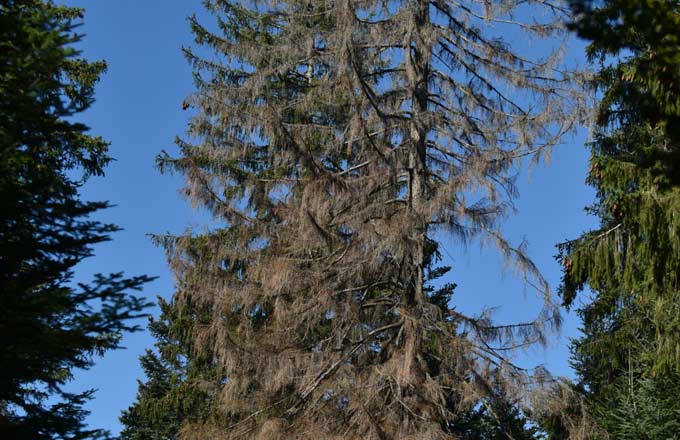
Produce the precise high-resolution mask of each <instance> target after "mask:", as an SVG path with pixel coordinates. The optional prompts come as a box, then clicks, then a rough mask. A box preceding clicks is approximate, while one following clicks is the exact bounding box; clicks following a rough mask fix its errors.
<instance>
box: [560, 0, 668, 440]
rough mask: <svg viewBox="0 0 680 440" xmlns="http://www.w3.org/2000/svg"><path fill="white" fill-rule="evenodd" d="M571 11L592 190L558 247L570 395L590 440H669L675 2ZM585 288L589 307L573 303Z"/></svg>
mask: <svg viewBox="0 0 680 440" xmlns="http://www.w3.org/2000/svg"><path fill="white" fill-rule="evenodd" d="M572 10H573V12H574V23H573V27H574V29H575V30H576V31H577V32H578V34H579V35H580V36H581V37H583V38H585V39H587V40H589V41H590V42H591V43H590V46H589V47H588V55H589V56H590V58H591V60H592V61H593V62H594V63H596V64H598V65H599V72H598V74H597V76H596V77H595V81H594V89H595V90H597V91H598V92H600V93H601V94H602V101H601V103H600V105H599V109H598V111H597V116H596V121H595V127H594V137H593V141H592V142H591V144H590V148H591V150H592V155H591V159H590V171H589V175H588V182H589V183H590V184H591V185H592V186H593V187H594V188H595V189H596V190H597V199H596V201H595V203H594V205H592V206H591V207H590V208H589V209H588V211H589V212H590V213H592V214H594V215H596V216H597V217H599V219H600V227H599V228H598V229H596V230H593V231H589V232H587V233H585V234H583V235H582V236H580V237H579V238H577V239H576V240H572V241H568V242H565V243H562V244H561V245H560V246H559V255H558V258H559V259H560V260H561V262H562V264H563V268H564V278H563V285H562V289H561V295H562V298H563V300H564V303H565V305H567V306H569V307H578V313H579V315H580V317H581V319H582V331H583V336H582V337H581V338H579V339H577V340H575V341H574V342H573V345H572V351H573V364H574V367H575V369H576V372H577V374H578V379H579V381H578V385H577V387H578V389H580V391H581V392H582V393H583V394H584V395H585V402H586V407H587V408H588V409H587V411H588V412H589V413H590V414H591V416H592V419H593V420H596V421H597V423H598V424H599V425H600V428H602V430H603V434H602V435H600V434H597V435H595V437H598V436H599V437H602V436H603V435H604V434H605V433H607V434H608V435H609V436H610V438H615V439H631V440H632V439H676V438H680V31H679V30H680V4H679V3H678V2H677V1H674V0H643V1H639V0H635V1H633V0H607V1H604V2H591V1H577V2H573V3H572ZM586 287H587V288H589V289H590V290H592V292H593V294H592V297H590V298H583V299H582V300H581V302H580V303H579V302H577V301H578V293H579V292H581V291H583V290H584V289H585V288H586ZM581 295H582V294H581ZM555 426H559V423H558V424H557V425H555ZM556 435H557V434H556ZM561 435H566V434H564V432H563V433H562V434H561ZM556 438H561V437H559V436H558V437H556Z"/></svg>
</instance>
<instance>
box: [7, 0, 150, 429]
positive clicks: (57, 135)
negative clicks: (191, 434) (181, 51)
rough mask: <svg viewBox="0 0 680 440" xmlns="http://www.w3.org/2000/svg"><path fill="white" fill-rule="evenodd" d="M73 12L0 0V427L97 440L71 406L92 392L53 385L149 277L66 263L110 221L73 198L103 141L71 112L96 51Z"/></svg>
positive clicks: (114, 327)
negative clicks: (81, 47)
mask: <svg viewBox="0 0 680 440" xmlns="http://www.w3.org/2000/svg"><path fill="white" fill-rule="evenodd" d="M81 17H82V11H81V10H79V9H74V8H67V7H62V6H55V5H53V4H52V3H51V2H44V1H36V0H33V1H12V0H2V1H0V53H1V54H2V70H0V200H2V204H3V206H2V210H1V213H0V292H1V293H0V295H2V308H1V310H0V346H2V347H3V350H2V351H1V354H0V377H1V381H0V437H2V438H8V439H9V438H21V439H27V440H30V439H51V438H68V439H80V438H97V437H101V436H104V435H105V434H106V433H105V432H103V431H101V430H87V429H85V426H84V423H83V419H84V417H85V416H86V415H87V412H86V411H85V410H83V408H82V405H83V404H84V403H85V402H86V401H87V400H88V399H89V398H90V397H91V395H92V391H86V392H83V393H81V394H70V393H67V392H65V391H64V390H63V385H64V384H65V383H66V382H68V381H69V380H70V379H71V378H72V374H73V371H74V370H75V369H79V368H80V369H82V368H88V367H90V366H91V365H92V362H93V357H94V356H95V355H99V354H101V353H103V352H104V351H106V350H109V349H113V348H117V347H118V346H119V341H120V337H121V334H122V332H123V331H131V330H136V329H137V326H135V325H132V324H130V323H129V320H130V319H133V318H136V317H138V316H140V313H141V312H142V310H143V309H144V308H145V307H146V306H147V304H146V303H145V302H144V301H143V300H141V299H140V298H138V297H136V296H133V295H131V294H129V293H128V292H129V291H130V290H131V289H132V290H134V289H139V288H140V286H141V285H142V284H143V283H145V282H146V281H148V280H149V278H148V277H145V276H139V277H133V278H124V277H123V276H122V274H120V273H115V274H111V275H97V276H96V277H95V279H94V281H93V282H92V283H91V284H89V285H86V284H80V285H78V286H73V285H72V283H71V280H72V275H73V273H72V270H73V267H74V266H75V265H76V264H78V262H80V261H81V260H82V259H84V258H86V257H88V256H90V255H92V245H94V244H96V243H99V242H102V241H106V240H108V237H109V234H110V233H112V232H114V231H116V230H117V229H118V228H117V227H116V226H115V225H110V224H102V223H100V222H97V221H92V220H89V219H88V216H89V215H90V214H92V213H94V212H96V211H98V210H100V209H103V208H106V207H107V206H108V204H107V203H105V202H82V201H81V200H80V199H79V195H78V188H79V186H80V185H81V183H82V181H78V180H75V178H74V177H73V176H74V175H76V174H77V173H78V172H81V173H82V174H83V175H84V176H83V180H84V179H85V178H86V177H87V176H90V175H101V174H102V173H103V168H104V166H105V165H106V164H107V163H108V162H109V161H110V158H109V157H108V156H107V148H108V144H107V143H106V142H105V141H103V140H102V139H101V138H99V137H92V136H89V135H88V134H87V130H88V128H87V127H86V126H85V125H83V124H81V123H79V122H74V121H73V117H74V116H75V115H77V114H78V113H80V112H82V111H83V110H85V109H87V108H88V107H89V106H90V104H91V103H92V102H93V93H94V86H95V84H96V82H97V80H98V78H99V75H100V74H101V73H102V72H103V71H104V70H105V69H106V64H105V63H104V62H102V61H99V62H93V63H90V62H87V61H85V60H83V59H81V58H78V53H77V51H76V50H75V49H73V44H74V43H76V42H77V41H78V40H79V38H80V37H79V36H78V35H77V34H76V33H75V32H74V29H75V26H76V25H77V22H78V20H79V19H80V18H81Z"/></svg>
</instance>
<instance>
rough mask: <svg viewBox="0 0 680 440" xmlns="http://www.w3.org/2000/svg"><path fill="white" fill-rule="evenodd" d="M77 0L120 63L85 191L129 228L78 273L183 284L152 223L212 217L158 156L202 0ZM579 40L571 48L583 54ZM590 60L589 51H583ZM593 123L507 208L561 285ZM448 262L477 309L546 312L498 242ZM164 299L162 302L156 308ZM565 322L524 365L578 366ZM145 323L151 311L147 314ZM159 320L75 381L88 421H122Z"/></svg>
mask: <svg viewBox="0 0 680 440" xmlns="http://www.w3.org/2000/svg"><path fill="white" fill-rule="evenodd" d="M64 3H66V4H68V5H74V6H82V7H85V8H86V15H85V25H84V26H83V27H81V28H80V32H82V33H84V34H86V36H85V39H84V41H83V43H82V44H81V45H80V47H81V48H82V49H83V51H84V54H85V56H87V57H88V58H90V59H106V61H107V62H108V64H109V71H108V73H107V74H105V75H104V77H103V78H102V81H101V84H100V85H99V87H98V89H97V94H96V98H97V101H96V103H95V104H94V106H93V107H92V109H90V110H89V111H88V112H87V113H85V114H84V115H82V117H81V118H80V119H81V120H82V121H83V122H85V123H87V124H88V125H90V127H91V128H92V133H93V134H96V135H101V136H103V137H104V138H105V139H107V140H109V141H111V143H112V145H111V154H112V156H113V157H114V158H115V159H116V162H114V163H113V164H111V165H110V166H109V167H108V169H107V175H106V176H105V177H103V178H95V179H92V180H90V181H89V182H88V183H87V184H86V186H85V187H84V188H83V191H82V194H83V197H84V198H85V199H88V200H109V201H111V202H112V203H113V204H115V205H116V207H114V208H111V209H109V210H107V211H106V212H102V213H101V214H100V215H99V216H98V217H97V218H98V219H101V220H103V221H106V222H113V223H116V224H118V225H120V226H121V227H123V228H124V230H123V231H122V232H119V233H117V234H115V235H114V237H113V240H112V241H111V242H108V243H104V244H101V245H99V246H97V247H96V249H95V250H96V254H95V256H94V257H92V258H90V259H88V260H86V261H85V262H83V263H82V264H81V265H80V266H79V267H78V268H77V271H76V278H77V280H79V281H86V280H88V279H90V278H91V277H92V275H93V274H94V273H97V272H105V273H108V272H116V271H120V270H123V271H125V272H126V274H128V275H136V274H148V275H154V276H158V277H159V278H158V279H157V280H156V281H154V282H153V283H149V284H148V285H146V287H145V289H144V292H143V294H144V295H145V296H147V297H148V298H150V299H155V298H156V296H158V295H160V296H162V297H165V298H168V297H170V296H171V295H172V291H173V280H172V276H171V274H170V272H169V271H168V269H167V267H166V264H165V259H164V256H163V252H162V251H161V250H160V249H158V248H156V247H154V246H153V245H152V244H151V242H150V240H149V239H148V237H147V234H149V233H163V232H166V231H170V232H181V231H183V230H184V229H186V228H198V229H201V227H202V226H204V225H205V224H206V218H205V216H204V215H202V214H201V213H200V212H196V211H194V210H193V209H192V208H191V206H190V205H189V203H188V202H187V201H186V200H184V199H183V198H182V197H181V196H180V195H179V193H178V190H179V189H180V187H181V185H182V180H181V177H179V176H174V177H173V176H167V175H160V174H159V172H158V171H157V170H156V169H155V168H154V158H155V156H156V155H157V154H158V153H159V152H160V151H161V150H163V149H165V150H167V151H169V152H170V153H173V152H176V148H175V146H174V144H173V139H174V138H175V136H176V135H181V134H182V133H183V132H184V127H185V125H186V118H187V114H186V113H185V112H183V111H182V110H181V104H182V101H183V99H184V97H185V96H186V95H188V94H189V93H190V92H191V91H192V79H191V71H190V68H189V66H188V65H187V63H186V62H185V60H184V58H183V56H182V53H181V50H180V49H181V47H182V46H183V45H185V46H186V45H191V43H192V40H191V35H190V32H189V28H188V25H187V22H186V17H187V16H189V15H190V14H192V13H200V12H201V4H200V3H201V2H200V1H198V0H193V1H190V0H144V1H139V0H116V1H110V0H109V1H107V0H94V1H93V0H90V1H87V0H68V1H64ZM580 47H581V46H580V45H579V44H578V43H575V45H574V46H573V49H572V54H575V55H573V56H574V57H576V58H579V57H580V55H579V53H580ZM581 64H583V61H582V59H581ZM585 134H586V132H585V130H582V131H581V133H580V134H579V135H578V136H574V137H573V138H570V139H567V141H566V143H565V144H564V145H561V146H559V147H557V148H556V149H555V150H554V152H553V156H552V161H551V163H550V164H549V165H545V164H541V165H539V166H538V167H536V168H533V170H532V171H531V172H530V173H523V174H522V175H521V176H520V177H519V179H518V186H519V189H520V199H519V200H518V201H517V203H516V207H517V213H516V214H515V215H512V216H510V217H509V218H508V220H507V222H506V223H505V224H504V227H503V229H504V231H505V232H506V234H507V236H508V237H509V238H510V239H511V241H512V242H513V243H518V242H519V241H521V240H522V239H526V240H528V242H529V254H530V255H531V257H532V258H533V259H534V261H535V262H536V263H537V265H538V267H539V268H540V269H541V271H542V272H543V274H544V276H545V277H546V278H547V279H548V281H549V282H550V284H551V286H552V287H553V288H556V287H557V285H558V283H559V278H560V270H559V266H558V265H557V263H556V262H555V261H554V258H553V256H554V254H555V253H556V249H555V247H554V245H555V243H557V242H560V241H563V240H565V239H568V238H574V237H576V236H577V235H579V234H580V233H581V232H582V231H584V230H586V229H589V228H590V227H592V226H594V224H595V220H594V219H593V218H589V217H587V216H586V215H585V213H584V211H583V207H584V206H586V205H587V204H588V203H590V202H591V201H592V199H593V192H592V190H591V189H590V188H588V187H587V186H586V185H585V183H584V180H585V175H586V170H587V158H588V152H587V150H586V149H585V148H584V147H583V143H584V141H585ZM445 248H446V249H445V256H446V257H447V259H448V260H449V261H448V262H447V263H448V264H451V265H452V266H453V270H452V272H451V274H450V278H451V281H454V282H456V283H457V284H458V286H459V287H458V289H457V290H456V295H455V298H454V300H455V304H456V305H457V306H458V307H459V309H460V310H461V311H465V312H470V313H474V312H475V311H479V310H480V309H481V308H482V307H483V306H498V307H499V309H498V311H497V314H496V317H497V318H498V320H499V321H505V322H511V321H517V320H522V319H527V318H530V317H532V316H534V315H535V313H536V312H537V311H538V310H539V309H540V307H541V300H540V299H539V298H538V297H537V296H536V295H535V294H534V293H533V292H532V291H529V290H525V289H524V288H523V286H522V283H521V282H520V281H519V280H517V279H516V278H515V277H514V276H513V274H512V273H511V272H507V273H506V272H504V270H503V262H502V259H501V258H500V257H499V256H498V255H497V253H496V252H495V251H494V250H493V249H492V248H480V246H479V244H477V243H471V244H468V245H467V247H462V246H461V245H460V244H458V243H455V242H452V241H447V242H446V243H445ZM157 312H158V311H157V309H156V308H154V309H153V314H154V315H156V314H157ZM563 315H564V318H565V321H564V325H563V328H562V331H561V333H560V334H556V335H554V337H553V338H552V341H551V343H550V346H549V347H548V349H547V350H543V349H539V348H536V349H532V350H530V351H529V352H528V353H526V354H524V355H522V357H521V359H519V361H520V362H521V363H522V364H524V365H532V364H544V365H546V366H547V367H548V368H549V369H550V370H551V371H552V372H553V373H554V374H556V375H567V376H569V375H571V372H570V370H569V366H568V352H567V349H566V347H567V343H568V338H569V337H572V336H575V335H576V334H577V326H578V322H577V319H576V317H575V314H574V313H566V312H564V313H563ZM142 324H144V325H145V322H142ZM153 342H154V341H153V339H152V338H151V337H150V335H149V334H148V332H146V331H144V332H139V333H136V334H131V335H126V336H125V338H124V340H123V345H124V346H126V347H127V349H125V350H119V351H116V352H110V353H108V354H106V355H105V356H104V358H101V359H98V361H97V365H96V366H95V367H94V368H92V369H91V370H89V371H80V372H77V373H76V379H75V380H74V382H73V383H72V384H71V389H73V390H82V389H88V388H96V389H98V392H97V394H96V396H95V399H94V400H93V401H92V402H90V403H89V404H88V406H87V408H88V409H89V410H91V411H92V415H91V416H90V418H89V419H88V422H89V423H90V424H91V425H92V426H94V427H102V428H107V429H110V430H111V431H112V432H114V433H117V432H118V431H119V430H120V423H119V421H118V416H119V415H120V412H121V410H123V409H125V408H127V407H128V406H129V405H130V403H132V401H133V400H134V397H135V393H136V390H137V383H136V381H137V380H138V379H141V378H142V372H141V369H140V366H139V361H138V358H139V356H140V355H141V354H142V353H143V351H144V349H145V348H149V347H151V346H152V345H153Z"/></svg>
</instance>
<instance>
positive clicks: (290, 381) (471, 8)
mask: <svg viewBox="0 0 680 440" xmlns="http://www.w3.org/2000/svg"><path fill="white" fill-rule="evenodd" d="M515 3H518V4H519V3H523V2H513V1H499V2H493V3H491V2H475V1H464V2H457V1H452V0H430V1H422V0H409V1H393V2H386V1H354V0H342V1H330V0H328V1H312V2H310V1H278V2H270V1H258V2H255V3H251V2H239V1H217V0H216V1H211V2H208V6H209V8H210V9H211V11H212V12H213V13H214V14H215V15H216V16H217V17H218V18H219V19H220V20H221V22H220V23H221V28H220V30H219V31H214V32H213V31H211V30H209V29H208V28H206V27H204V26H203V25H202V24H200V23H198V22H197V21H196V20H195V19H194V20H192V27H193V29H194V32H195V34H196V36H197V41H198V42H199V43H201V44H205V45H207V46H208V47H209V48H211V49H212V50H213V51H214V56H213V57H212V59H210V60H206V59H205V58H200V57H198V56H196V55H194V54H193V53H192V52H187V55H188V57H189V59H190V60H191V62H192V63H193V64H194V65H195V67H196V71H197V85H198V90H197V92H196V94H195V95H193V96H192V97H190V98H189V100H188V101H187V102H189V103H190V104H191V106H192V107H194V108H195V109H196V110H197V114H196V115H195V117H194V118H193V120H192V122H191V124H190V129H189V136H190V139H192V140H193V142H181V143H180V145H181V147H182V157H180V158H177V159H173V158H170V157H164V158H162V159H161V160H160V165H161V167H164V168H170V169H174V170H178V171H180V172H182V173H183V174H184V175H185V176H186V178H187V187H186V192H187V195H188V197H189V198H190V199H191V200H192V201H193V202H194V203H196V204H197V205H202V206H204V207H207V208H208V209H209V210H210V211H211V212H212V214H213V215H214V217H215V219H216V220H217V221H218V222H219V224H220V225H225V226H224V227H222V226H220V228H217V229H216V230H215V231H214V232H210V233H206V234H204V235H203V236H202V238H201V240H202V241H201V243H202V246H201V248H200V250H199V251H198V252H196V251H195V250H194V249H193V248H190V247H187V246H182V245H181V240H179V243H180V244H179V245H176V246H173V247H172V248H171V249H170V256H171V261H172V262H173V268H174V270H175V273H176V276H177V279H178V283H179V284H180V286H181V289H180V291H181V292H183V293H182V294H183V295H190V296H191V297H192V299H193V300H197V299H198V300H200V301H204V302H205V303H207V304H209V305H210V306H211V307H212V310H213V311H214V322H213V324H212V325H210V326H208V327H207V328H202V329H201V330H200V334H197V335H196V338H197V339H199V340H200V341H202V343H203V344H205V346H209V349H210V350H212V351H213V352H214V353H216V354H217V356H218V357H217V359H215V361H216V363H217V364H218V365H219V367H220V368H221V369H222V372H223V375H224V377H225V385H224V389H223V392H222V397H221V402H222V404H221V406H220V408H219V409H216V416H215V418H214V420H212V421H211V422H210V423H211V425H210V426H211V427H210V429H215V426H216V425H217V426H219V430H218V431H217V432H220V433H221V434H220V436H221V438H239V439H241V438H254V439H260V438H262V439H264V438H267V439H274V438H286V439H298V438H299V439H303V438H310V439H311V438H314V439H317V438H319V439H321V438H323V439H334V438H345V439H350V438H362V439H392V438H399V439H410V438H413V439H415V438H417V439H423V440H426V439H446V438H454V435H455V434H454V433H453V431H452V429H451V423H452V422H453V421H455V420H456V417H457V414H458V413H459V412H461V411H464V410H466V409H469V408H470V407H472V406H474V405H475V404H477V403H478V402H479V401H480V399H482V398H484V397H485V396H488V395H489V394H493V393H494V386H495V387H497V386H498V384H502V387H503V392H504V393H506V392H507V393H513V395H519V393H520V391H519V390H526V389H527V384H535V382H534V381H533V379H532V377H530V375H529V374H528V373H527V372H525V371H523V370H521V369H518V368H517V367H515V366H513V365H512V364H511V363H510V362H509V360H508V359H507V358H506V353H508V350H509V349H510V348H512V347H516V346H523V345H527V344H530V343H533V342H535V341H537V340H543V339H544V330H545V329H546V326H551V325H555V324H557V322H558V315H557V314H556V311H555V309H554V307H553V305H552V303H551V302H550V295H549V292H548V289H547V285H546V284H545V281H544V280H543V279H542V278H541V276H540V274H539V273H538V271H537V270H536V268H535V267H534V266H533V264H532V263H531V261H530V260H529V259H528V258H527V257H526V256H525V255H524V253H523V251H522V250H521V249H515V248H513V247H511V246H510V245H509V244H508V243H507V242H506V241H505V240H504V239H503V237H502V234H501V233H500V232H499V231H498V230H497V229H496V227H495V224H496V221H497V220H498V219H499V218H500V217H501V216H502V215H503V214H504V213H505V211H506V209H507V207H508V206H509V205H510V203H511V197H512V196H513V195H514V193H515V191H514V188H513V186H512V175H513V167H515V166H516V165H517V164H518V162H519V161H520V160H521V158H522V157H525V156H532V157H533V158H534V159H536V160H538V159H539V158H540V157H541V156H542V155H544V154H545V153H547V152H548V151H549V149H550V147H551V146H553V145H554V144H555V143H556V142H558V141H559V139H560V137H561V136H562V135H563V134H564V133H566V132H567V131H569V130H570V129H571V128H572V127H573V125H574V122H575V121H576V120H577V118H579V117H581V109H582V102H581V101H580V95H579V94H578V92H577V87H576V83H577V81H576V78H575V77H574V76H573V75H572V74H570V73H568V72H566V71H564V70H560V67H559V56H558V55H557V54H555V53H553V54H549V55H548V56H546V57H545V58H544V59H542V60H534V61H532V60H529V59H526V58H524V57H521V56H520V55H518V54H516V53H515V52H513V51H512V50H511V49H510V48H509V47H508V46H507V45H506V44H505V43H501V42H499V41H498V39H497V38H495V37H497V35H493V34H492V33H490V32H488V28H489V26H490V25H491V24H493V25H495V26H497V27H500V28H501V29H503V30H504V29H506V28H507V29H514V32H524V33H526V34H527V35H530V36H538V37H542V36H550V35H554V34H558V33H559V32H560V31H561V27H560V26H559V24H558V22H559V18H560V13H561V10H560V9H559V8H558V7H556V6H555V5H551V4H549V3H546V2H536V4H535V6H536V7H537V8H543V9H544V10H545V12H546V15H544V16H542V17H543V18H545V17H547V19H546V21H545V22H544V23H543V24H524V23H519V22H515V21H514V20H513V19H512V17H513V15H512V14H511V12H512V10H513V8H514V7H515V6H516V5H515ZM520 15H522V14H520ZM556 52H559V50H557V51H556ZM225 230H228V231H229V234H230V235H229V236H230V237H231V239H229V240H226V239H225V237H224V234H223V232H224V231H225ZM446 233H448V234H454V235H455V236H456V237H459V238H460V239H461V240H466V239H469V238H474V237H481V238H483V239H489V240H491V241H492V242H493V243H494V244H496V245H497V246H498V247H499V249H500V250H501V252H502V253H503V254H504V255H506V256H507V257H508V261H510V262H513V263H514V264H515V265H516V267H517V268H518V270H519V272H520V273H521V274H522V275H523V276H524V277H526V279H527V280H528V281H531V282H532V283H533V284H534V285H536V286H538V288H539V289H540V290H541V291H542V292H543V293H544V294H545V295H546V309H545V310H544V312H543V313H542V315H541V316H540V317H539V318H537V320H536V321H534V322H530V323H526V324H517V325H512V326H494V325H492V324H491V323H490V321H489V319H488V317H486V316H485V315H482V316H478V317H468V316H464V315H461V314H459V313H457V312H456V311H455V310H454V309H453V308H452V307H451V306H449V305H447V301H448V298H449V297H448V296H447V295H450V293H451V292H450V291H448V292H446V291H443V292H440V293H441V294H442V295H443V296H442V298H444V299H445V300H444V301H443V302H442V301H439V302H437V301H435V298H436V295H435V294H434V293H433V291H432V290H431V289H430V288H429V284H428V279H430V278H434V277H435V268H436V267H435V264H436V259H437V255H438V251H437V249H438V243H437V241H436V239H435V238H436V236H441V234H446ZM193 242H194V241H192V243H193ZM491 383H493V384H495V385H493V386H492V385H491ZM206 426H207V425H206ZM205 438H212V437H211V436H208V437H205Z"/></svg>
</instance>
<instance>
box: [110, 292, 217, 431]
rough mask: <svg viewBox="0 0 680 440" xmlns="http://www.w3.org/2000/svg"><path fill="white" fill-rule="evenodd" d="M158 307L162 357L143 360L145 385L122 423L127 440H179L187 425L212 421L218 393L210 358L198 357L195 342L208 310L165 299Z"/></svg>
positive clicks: (155, 324)
mask: <svg viewBox="0 0 680 440" xmlns="http://www.w3.org/2000/svg"><path fill="white" fill-rule="evenodd" d="M159 305H160V307H161V316H160V318H159V319H158V320H153V319H152V320H151V322H150V324H149V330H150V332H151V334H152V335H153V336H154V337H155V338H156V340H157V342H156V350H157V351H156V352H154V351H152V350H147V352H146V354H144V355H143V356H142V357H141V363H142V368H143V369H144V373H145V374H146V381H145V382H140V383H139V391H138V393H137V398H136V400H135V402H134V404H133V405H132V406H131V407H130V408H129V409H127V410H126V411H125V412H124V413H123V415H122V417H121V422H122V423H123V425H124V429H123V431H122V433H121V438H122V439H123V440H161V439H173V438H176V437H177V435H178V433H179V432H180V429H181V427H182V424H183V423H184V422H187V421H192V420H202V419H204V418H205V417H207V415H208V414H209V411H210V408H211V405H212V403H213V400H214V395H215V393H216V392H217V390H218V389H219V388H218V386H219V375H218V370H217V369H216V368H215V366H214V365H213V364H212V363H211V357H210V356H209V353H205V352H203V353H198V352H196V351H195V350H194V348H193V347H194V344H193V343H192V338H191V336H192V334H193V331H194V326H196V325H199V324H200V323H205V321H206V319H207V316H208V314H207V310H201V308H200V307H196V306H193V305H190V304H186V303H185V304H181V305H180V304H178V303H177V302H176V301H172V302H169V303H168V302H165V301H163V300H162V299H159Z"/></svg>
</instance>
